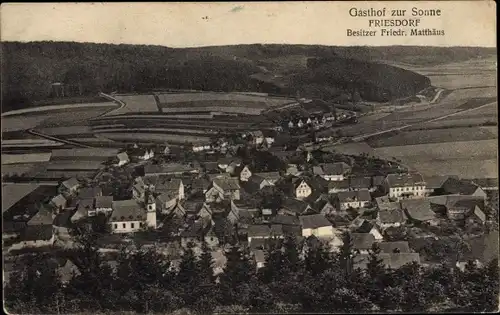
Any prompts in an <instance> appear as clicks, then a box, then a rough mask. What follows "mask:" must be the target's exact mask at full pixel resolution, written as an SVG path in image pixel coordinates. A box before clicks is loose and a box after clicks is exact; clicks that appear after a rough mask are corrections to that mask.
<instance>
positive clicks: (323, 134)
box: [315, 129, 337, 142]
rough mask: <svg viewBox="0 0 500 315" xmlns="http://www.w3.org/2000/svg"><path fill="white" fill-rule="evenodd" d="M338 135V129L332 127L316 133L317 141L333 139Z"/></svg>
mask: <svg viewBox="0 0 500 315" xmlns="http://www.w3.org/2000/svg"><path fill="white" fill-rule="evenodd" d="M336 135H337V133H336V131H335V130H332V129H326V130H321V131H318V132H316V134H315V136H316V141H317V142H326V141H332V140H333V139H334V138H335V136H336Z"/></svg>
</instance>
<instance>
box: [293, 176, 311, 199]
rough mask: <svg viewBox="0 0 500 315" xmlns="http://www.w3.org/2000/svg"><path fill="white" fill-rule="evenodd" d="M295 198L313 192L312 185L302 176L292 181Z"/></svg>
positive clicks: (300, 197) (303, 196) (304, 196)
mask: <svg viewBox="0 0 500 315" xmlns="http://www.w3.org/2000/svg"><path fill="white" fill-rule="evenodd" d="M292 184H293V192H294V194H295V198H297V199H304V198H307V197H309V196H310V195H311V194H312V187H311V186H310V185H309V184H308V183H307V182H306V180H305V179H302V178H294V179H293V181H292Z"/></svg>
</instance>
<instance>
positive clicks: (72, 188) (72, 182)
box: [61, 177, 80, 194]
mask: <svg viewBox="0 0 500 315" xmlns="http://www.w3.org/2000/svg"><path fill="white" fill-rule="evenodd" d="M79 187H80V183H79V182H78V180H77V179H76V178H75V177H72V178H70V179H68V180H65V181H64V182H62V184H61V190H62V191H63V192H67V193H70V194H72V193H75V192H76V191H77V189H78V188H79Z"/></svg>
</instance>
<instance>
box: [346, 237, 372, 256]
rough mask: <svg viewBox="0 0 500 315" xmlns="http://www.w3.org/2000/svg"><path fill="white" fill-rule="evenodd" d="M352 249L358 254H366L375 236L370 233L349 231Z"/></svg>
mask: <svg viewBox="0 0 500 315" xmlns="http://www.w3.org/2000/svg"><path fill="white" fill-rule="evenodd" d="M351 237H352V245H353V248H354V250H356V251H357V252H358V253H360V254H368V251H369V250H370V249H371V248H372V245H373V243H375V237H374V236H373V234H371V233H351Z"/></svg>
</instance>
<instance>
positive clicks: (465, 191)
mask: <svg viewBox="0 0 500 315" xmlns="http://www.w3.org/2000/svg"><path fill="white" fill-rule="evenodd" d="M441 190H442V192H443V194H446V195H466V196H474V197H481V198H483V199H486V197H487V195H486V193H485V192H484V190H483V189H481V187H479V186H477V185H476V184H474V183H472V182H469V181H464V180H459V179H457V178H452V177H450V178H448V179H447V180H446V181H445V182H444V184H443V186H442V187H441Z"/></svg>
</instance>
